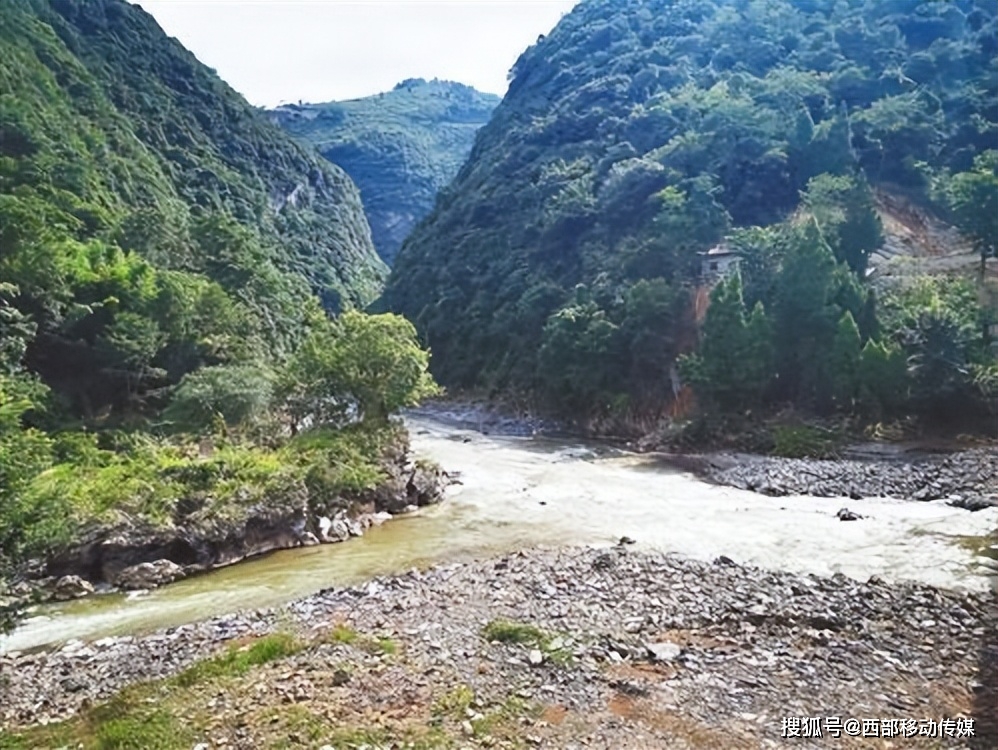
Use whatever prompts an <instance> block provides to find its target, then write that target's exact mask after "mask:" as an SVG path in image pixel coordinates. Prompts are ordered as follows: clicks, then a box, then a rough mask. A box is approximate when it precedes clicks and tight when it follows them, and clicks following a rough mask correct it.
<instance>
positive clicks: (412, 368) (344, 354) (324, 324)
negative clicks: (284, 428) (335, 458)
mask: <svg viewBox="0 0 998 750" xmlns="http://www.w3.org/2000/svg"><path fill="white" fill-rule="evenodd" d="M428 367H429V353H428V352H426V351H425V350H424V349H423V348H421V347H420V345H419V342H418V341H417V339H416V330H415V328H413V326H412V324H411V323H409V321H407V320H405V319H404V318H402V317H400V316H398V315H393V314H391V313H385V314H382V315H364V314H362V313H359V312H355V311H348V312H346V313H344V314H343V315H341V316H340V317H339V318H337V319H336V320H335V321H332V322H328V321H324V320H323V321H320V322H319V323H317V324H316V326H315V327H314V328H313V330H312V332H311V334H310V335H309V337H308V338H307V339H306V340H305V341H304V342H303V344H302V346H301V348H300V349H299V351H298V352H297V354H296V355H295V357H293V358H292V360H291V362H290V363H289V365H288V367H287V370H286V373H285V375H284V378H283V384H282V395H283V397H284V398H285V399H286V400H287V402H288V404H289V412H290V413H291V416H292V420H293V424H294V425H296V426H297V425H299V424H301V423H302V422H303V421H304V420H306V419H312V420H313V421H316V422H318V423H320V424H333V425H342V424H346V423H347V422H349V421H353V420H355V419H356V420H360V421H361V422H365V423H367V422H370V423H380V422H384V421H385V420H387V418H388V416H389V415H390V414H392V413H393V412H395V411H397V410H398V409H401V408H403V407H406V406H414V405H415V404H416V403H418V401H419V400H420V399H422V398H426V397H428V396H432V395H434V394H436V393H437V392H438V388H437V386H436V384H435V383H434V382H433V379H432V378H431V377H430V375H429V372H428Z"/></svg>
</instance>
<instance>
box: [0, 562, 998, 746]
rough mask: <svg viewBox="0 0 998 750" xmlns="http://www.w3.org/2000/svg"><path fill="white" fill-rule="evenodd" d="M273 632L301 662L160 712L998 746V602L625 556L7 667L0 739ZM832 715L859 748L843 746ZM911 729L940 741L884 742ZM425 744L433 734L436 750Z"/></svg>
mask: <svg viewBox="0 0 998 750" xmlns="http://www.w3.org/2000/svg"><path fill="white" fill-rule="evenodd" d="M275 631H285V632H290V633H293V634H294V636H295V638H296V639H298V642H299V643H301V644H302V646H301V648H300V649H299V650H297V651H296V652H295V653H293V654H291V655H287V656H284V657H282V658H280V659H277V660H275V661H273V662H271V663H267V664H264V665H262V666H258V667H255V668H254V669H253V670H252V671H250V672H249V673H248V674H242V675H235V676H232V677H230V678H226V679H227V680H228V681H224V682H219V681H218V679H221V678H218V679H216V680H214V681H212V680H209V681H207V682H205V683H204V684H200V683H198V684H192V683H193V682H194V681H192V680H186V681H183V680H182V681H181V682H182V683H183V684H185V685H188V687H186V688H184V690H185V691H186V692H184V693H182V694H178V693H177V691H178V690H180V688H178V687H176V686H175V685H174V686H172V687H170V686H169V684H168V683H162V684H159V683H154V685H153V687H151V688H149V689H150V690H154V691H158V692H155V695H156V696H158V697H157V698H156V700H155V701H154V702H155V703H156V705H157V706H158V707H157V711H168V710H171V709H170V706H173V707H174V709H173V710H175V712H176V717H175V718H176V719H177V721H178V722H180V724H179V725H180V726H183V727H184V728H185V731H188V732H191V733H192V734H191V736H192V737H194V739H196V741H197V743H198V744H197V746H198V747H201V748H209V747H211V748H214V747H264V746H269V745H270V743H272V742H275V741H277V740H281V741H284V742H290V743H291V745H295V746H297V745H300V746H308V747H316V748H334V747H335V748H338V747H358V746H360V745H359V744H356V742H359V740H356V738H357V737H361V736H363V737H366V738H369V740H370V741H369V742H367V746H368V747H371V748H374V747H401V746H403V744H401V743H403V742H410V741H411V742H413V743H414V744H412V745H405V746H413V747H510V748H512V747H524V746H531V747H547V748H570V747H575V748H581V747H599V748H611V747H612V748H661V747H671V748H712V749H713V748H718V747H725V748H756V747H761V748H775V747H802V748H804V747H828V746H831V745H834V746H836V747H838V746H844V747H878V748H879V747H889V746H896V745H892V744H891V742H894V743H902V744H903V746H904V747H932V748H939V747H946V748H949V747H954V748H956V747H966V748H993V747H995V746H996V744H995V743H996V742H998V734H995V713H994V710H995V706H998V692H996V684H995V678H996V675H995V669H996V659H998V637H996V635H998V608H996V606H995V599H994V596H993V595H980V594H962V593H956V592H949V591H943V590H938V589H934V588H931V587H928V586H923V585H917V584H906V583H905V584H891V585H888V584H886V583H884V582H882V581H880V580H877V579H871V580H870V581H867V582H858V581H855V580H851V579H848V578H845V577H843V576H835V577H832V578H819V577H815V576H810V575H794V574H787V573H772V572H767V571H763V570H758V569H754V568H749V567H742V566H740V565H738V564H736V563H735V562H733V561H730V560H727V559H724V558H722V559H719V560H717V561H715V562H714V563H703V562H698V561H692V560H689V559H685V558H679V557H675V556H662V555H656V554H645V553H637V552H633V551H628V549H627V548H626V547H624V546H618V547H615V548H611V549H584V550H582V549H567V550H531V551H527V552H521V553H516V554H512V555H507V556H504V557H500V558H497V559H490V560H484V561H478V562H472V563H463V564H451V565H446V566H441V567H437V568H434V569H431V570H429V571H427V572H418V571H412V572H410V573H409V574H406V575H401V576H396V577H390V578H379V579H375V580H373V581H371V582H369V583H368V584H366V585H363V586H360V587H356V588H349V589H343V590H327V591H323V592H320V593H318V594H316V595H314V596H311V597H308V598H306V599H302V600H299V601H297V602H294V603H291V604H289V605H288V606H286V607H284V608H281V609H279V610H268V611H258V612H250V613H241V614H235V615H231V616H228V617H223V618H218V619H214V620H210V621H206V622H203V623H199V624H192V625H188V626H183V627H180V628H175V629H171V630H167V631H162V632H158V633H153V634H150V635H144V636H139V637H127V638H107V639H103V640H101V641H97V642H95V643H90V644H83V643H79V642H71V643H69V644H66V645H65V646H64V647H62V648H61V649H59V650H56V651H50V652H41V653H35V654H8V655H6V656H2V657H0V674H2V675H3V677H2V678H0V724H2V725H3V726H6V727H7V728H8V729H9V730H11V731H13V730H15V728H19V727H20V728H23V727H26V726H28V725H35V724H39V723H43V722H51V721H54V720H60V719H66V718H69V717H72V716H74V715H75V714H77V712H80V711H84V712H87V711H90V712H91V714H88V716H90V718H89V719H88V721H91V722H93V721H95V720H96V719H94V718H93V717H95V716H98V714H93V713H92V712H93V709H91V708H89V707H90V706H92V705H93V704H95V703H100V702H103V701H107V700H108V699H110V698H111V697H112V696H113V695H114V694H115V693H117V692H118V691H119V690H121V689H122V688H125V687H126V686H128V685H131V684H133V683H136V682H140V681H147V680H151V679H159V678H165V677H168V676H170V675H175V674H176V673H178V672H180V671H181V670H183V669H185V668H188V667H190V666H191V665H192V664H193V663H195V662H196V661H197V660H199V659H205V658H206V657H208V656H210V655H212V654H217V653H218V652H219V651H220V650H222V649H224V648H225V647H226V646H227V645H231V644H237V645H242V646H243V647H244V648H245V647H246V645H247V644H250V643H252V642H253V639H254V638H258V637H260V636H263V635H265V634H267V633H273V632H275ZM188 674H189V673H188ZM157 684H159V687H156V685H157ZM835 717H838V719H840V720H841V722H842V723H843V724H844V725H845V727H846V730H845V734H844V735H843V736H842V737H841V738H840V739H829V734H828V729H829V728H834V727H835V726H836V723H835ZM799 719H800V720H805V721H798V720H799ZM808 719H817V726H820V728H821V730H822V731H823V739H817V738H815V737H814V736H813V733H810V734H809V732H810V731H811V730H812V729H813V727H814V726H815V723H814V722H813V721H811V722H808V721H806V720H808ZM852 719H855V720H857V721H858V722H860V723H859V724H857V725H853V724H851V723H846V722H847V720H852ZM874 720H875V721H874ZM930 721H932V722H935V723H934V724H929V723H928V722H930ZM863 722H870V723H867V724H864V723H863ZM909 722H916V723H917V726H918V727H922V726H924V727H926V730H925V731H926V732H928V731H929V730H930V729H931V731H932V732H933V733H934V735H935V736H931V735H929V734H926V735H917V734H916V736H908V737H905V735H904V734H900V733H899V734H896V735H894V736H896V737H898V738H901V737H905V738H904V739H896V740H891V741H886V742H885V741H884V740H883V739H880V737H881V736H886V735H882V732H884V733H886V732H891V731H895V730H896V731H898V732H903V731H907V729H906V727H907V728H908V729H910V728H911V726H913V725H912V724H910V723H909ZM874 723H875V724H876V731H877V735H876V738H875V737H874V736H873V735H872V732H873V726H874ZM855 726H858V727H860V730H858V733H857V734H856V735H855V736H853V735H851V734H850V733H849V732H850V728H853V727H855ZM802 727H810V729H804V730H802V729H801V728H802ZM863 727H866V729H865V730H863ZM933 727H934V728H933ZM970 729H972V730H973V732H974V736H972V737H971V736H966V734H967V731H968V730H970ZM958 730H959V733H960V734H962V735H963V736H957V733H958ZM862 731H866V734H865V736H864V735H863V734H862ZM351 732H355V734H349V733H351ZM420 732H432V737H433V738H435V739H433V742H431V743H429V744H422V745H421V744H418V742H416V741H415V739H414V738H417V739H418V737H423V735H421V734H419V733H420ZM788 733H789V735H790V737H787V736H785V735H787V734H788ZM427 736H429V735H427ZM349 737H353V738H354V739H353V740H350V739H349ZM424 739H425V737H424ZM426 741H427V742H429V740H426ZM351 743H354V744H351ZM362 744H363V743H362ZM15 746H17V745H15ZM24 746H30V745H28V744H25V745H24ZM191 746H193V745H188V747H191ZM282 746H289V745H282Z"/></svg>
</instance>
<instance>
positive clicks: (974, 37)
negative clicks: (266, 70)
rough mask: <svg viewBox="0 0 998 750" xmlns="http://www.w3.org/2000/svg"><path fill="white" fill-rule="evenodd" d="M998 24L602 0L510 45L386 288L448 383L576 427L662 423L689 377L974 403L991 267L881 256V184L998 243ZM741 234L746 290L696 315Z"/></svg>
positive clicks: (991, 374) (744, 2) (875, 404)
mask: <svg viewBox="0 0 998 750" xmlns="http://www.w3.org/2000/svg"><path fill="white" fill-rule="evenodd" d="M996 32H998V18H996V12H995V8H994V5H993V4H992V3H988V2H983V0H955V2H921V1H920V0H889V1H884V0H859V1H857V2H850V3H840V2H833V1H832V0H807V2H789V0H776V1H775V2H754V0H737V1H736V2H719V1H718V0H691V1H690V2H683V3H677V2H671V1H669V0H656V1H655V2H650V3H649V2H637V1H634V2H630V1H629V2H611V1H610V0H584V1H583V2H581V3H580V4H579V5H578V6H577V7H576V8H575V9H574V10H573V11H572V12H571V13H570V14H569V15H567V16H566V17H564V18H563V19H562V21H561V22H560V23H559V24H558V26H557V27H556V28H555V29H554V30H553V31H552V32H551V34H549V35H548V36H546V37H544V38H542V39H540V40H538V42H537V44H536V45H534V46H533V47H531V48H530V49H528V50H527V51H526V52H525V53H524V54H523V55H522V56H521V57H520V59H519V60H518V61H517V63H516V65H515V66H514V68H513V70H512V71H511V77H512V80H511V84H510V88H509V92H508V93H507V95H506V97H505V99H504V100H503V102H502V103H501V104H500V106H499V107H498V108H497V109H496V111H495V113H494V115H493V117H492V119H491V121H490V122H489V124H488V125H486V126H485V127H484V128H483V129H482V131H481V132H480V133H479V137H478V139H477V142H476V146H475V149H474V150H473V152H472V154H471V157H470V160H469V162H468V163H467V164H466V165H465V166H464V168H463V169H462V170H461V172H460V173H459V175H458V177H457V178H456V179H455V180H454V182H453V183H452V184H451V185H450V186H449V187H448V188H447V189H445V190H444V191H443V192H442V193H441V196H440V198H439V199H438V202H437V206H436V208H435V210H434V211H433V212H432V213H431V214H430V215H429V216H428V217H427V219H426V220H424V221H423V222H422V223H421V224H420V225H419V226H418V227H417V229H416V230H415V231H414V233H413V234H412V235H411V237H410V238H409V240H408V241H407V242H406V244H405V245H404V246H403V248H402V250H401V252H400V254H399V256H398V258H397V260H396V263H395V265H394V267H393V271H392V275H391V277H390V280H389V284H388V287H387V291H386V301H387V303H388V305H389V306H390V307H391V309H394V310H396V311H399V312H402V313H404V314H405V315H407V316H408V317H409V318H410V319H411V320H413V321H414V322H415V323H416V325H417V328H418V330H419V331H420V334H421V336H422V337H423V340H424V341H425V342H426V343H427V344H428V345H429V346H430V347H432V349H433V351H434V372H435V374H436V375H437V376H438V377H439V378H440V379H441V380H442V382H444V384H447V385H454V386H458V387H473V388H478V389H485V390H488V391H491V392H503V393H506V394H510V393H517V392H526V393H528V394H529V396H530V398H531V399H532V400H533V401H534V402H536V403H540V404H541V405H543V406H546V407H548V408H552V409H555V410H558V411H560V412H562V413H566V414H570V415H573V416H576V417H579V418H582V419H585V418H604V419H605V418H611V419H614V418H624V419H626V418H627V417H628V416H633V415H635V414H645V415H647V414H652V415H654V414H659V413H662V411H663V410H664V409H666V408H667V407H668V405H669V404H670V403H671V402H672V401H673V398H674V396H675V395H676V393H677V391H678V390H679V386H680V384H681V383H682V382H692V383H693V384H694V386H695V390H696V392H697V395H698V396H700V397H701V398H700V401H701V403H702V404H704V405H707V406H710V407H714V408H716V409H718V410H721V411H724V412H731V411H740V410H744V409H746V408H752V407H756V406H761V405H772V404H786V403H791V404H794V405H796V406H798V407H802V408H805V409H808V410H816V411H819V412H829V411H832V410H841V411H844V412H851V411H860V412H862V413H863V414H864V415H867V416H870V415H876V414H899V413H911V412H917V413H921V414H935V415H940V414H947V415H951V416H956V415H959V414H963V415H966V414H968V413H971V414H973V413H980V412H981V410H980V409H979V405H980V404H982V403H983V404H985V405H993V403H994V397H995V394H996V390H995V380H996V378H995V374H996V367H995V362H994V356H993V353H992V350H991V349H990V348H989V340H988V337H987V334H986V331H987V330H988V324H989V323H990V322H992V320H993V311H990V310H988V309H987V308H986V306H982V305H981V304H979V302H978V299H979V298H978V296H977V294H976V291H975V289H974V287H973V284H972V283H971V282H965V281H957V280H954V281H949V280H920V279H915V280H907V281H901V282H894V283H887V282H886V281H884V282H874V281H872V280H871V278H870V277H869V276H868V274H867V270H868V269H867V265H868V263H867V261H868V258H869V256H870V254H871V253H872V252H873V251H874V250H876V249H877V248H878V247H879V246H880V244H881V243H882V241H883V228H882V226H881V223H880V219H879V218H878V214H877V211H876V205H875V194H876V191H886V192H888V193H891V194H898V195H904V196H906V197H907V198H908V199H909V200H912V201H914V202H916V203H918V204H920V205H922V206H923V207H925V208H926V209H927V210H932V211H935V212H938V213H941V214H943V215H944V216H947V217H948V218H950V219H951V220H952V221H954V222H956V223H957V224H958V225H959V226H961V228H963V229H964V231H966V232H968V233H969V234H970V235H971V236H972V237H973V238H974V239H975V241H976V242H977V244H978V247H979V249H980V251H981V253H982V257H985V256H987V255H988V254H990V253H993V251H994V247H995V241H994V237H995V218H994V217H995V215H996V214H995V212H994V211H993V210H989V209H992V208H993V206H994V203H995V200H996V198H995V196H996V193H998V173H996V170H995V160H994V152H993V151H989V149H993V148H994V145H995V139H996V136H998V110H996V108H995V101H998V88H996V86H998V83H996V82H998V77H996V75H995V59H996V57H995V53H996V51H998V47H996V44H998V43H996V38H998V37H996ZM722 243H724V245H723V246H724V248H725V249H729V250H732V251H734V252H737V253H739V254H740V256H741V279H740V280H732V281H730V282H726V283H724V284H722V285H721V286H720V287H718V288H716V289H715V291H714V292H713V297H712V300H713V301H712V302H711V304H710V307H709V312H708V313H707V316H708V317H707V320H705V321H701V320H700V315H701V312H702V308H703V306H704V305H703V303H704V302H705V301H706V300H702V299H700V298H701V297H703V295H704V294H705V291H704V286H705V283H704V282H705V280H704V279H702V278H701V256H700V255H698V254H699V253H702V252H704V251H707V250H709V249H710V248H712V247H715V246H717V245H719V244H722ZM982 263H983V261H982ZM926 305H927V306H926ZM701 322H702V323H703V329H702V331H701V330H700V324H701ZM701 334H702V335H701ZM684 354H685V355H688V356H687V357H686V358H685V359H683V360H681V361H680V357H681V355H684ZM857 363H858V364H857ZM857 368H858V370H857Z"/></svg>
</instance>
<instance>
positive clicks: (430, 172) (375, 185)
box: [271, 78, 499, 264]
mask: <svg viewBox="0 0 998 750" xmlns="http://www.w3.org/2000/svg"><path fill="white" fill-rule="evenodd" d="M498 103H499V97H498V96H495V95H494V94H484V93H482V92H480V91H476V90H475V89H473V88H471V87H470V86H465V85H463V84H460V83H454V82H451V81H439V80H432V81H426V80H423V79H422V78H412V79H409V80H405V81H402V82H401V83H399V84H398V85H397V86H396V87H395V88H394V89H392V90H391V91H388V92H385V93H382V94H377V95H375V96H368V97H364V98H362V99H352V100H349V101H343V102H328V103H326V104H297V105H295V104H288V105H283V106H281V107H278V108H277V109H275V110H273V111H272V112H271V116H272V118H273V119H274V121H275V122H277V123H278V124H279V125H281V126H282V127H284V128H285V129H286V130H287V131H288V132H290V133H292V134H294V135H295V136H298V137H299V138H301V139H303V140H305V141H307V142H309V143H312V144H314V145H315V146H316V147H318V149H319V150H320V151H321V152H322V154H323V155H324V156H325V157H326V158H327V159H329V160H330V161H331V162H333V163H334V164H338V165H339V166H341V167H343V169H344V170H346V172H347V174H349V175H350V177H351V178H352V179H353V181H354V182H356V183H357V186H358V187H359V188H360V193H361V197H362V198H363V201H364V210H365V211H366V212H367V219H368V221H369V222H370V224H371V233H372V235H373V237H374V246H375V247H376V248H377V249H378V253H379V254H380V255H381V257H382V258H383V259H384V260H385V262H387V263H389V264H390V263H391V262H392V261H393V260H394V258H395V255H396V253H397V252H398V249H399V247H400V246H401V245H402V241H403V240H404V239H405V238H406V236H408V234H409V232H410V231H412V228H413V227H414V226H415V225H416V223H417V222H418V221H419V220H420V219H422V218H423V217H424V216H426V214H428V213H429V212H430V210H431V209H432V208H433V202H434V200H435V199H436V196H437V193H438V192H439V191H440V189H441V188H443V187H444V186H445V185H447V183H449V182H450V181H451V179H453V177H454V176H455V175H456V174H457V171H458V170H459V169H460V168H461V165H462V164H464V162H465V159H466V158H467V157H468V153H469V152H470V151H471V146H472V144H473V143H474V142H475V133H476V132H477V131H478V129H479V128H480V127H481V126H482V125H484V124H485V123H486V122H488V119H489V115H491V114H492V110H493V109H495V107H496V105H497V104H498Z"/></svg>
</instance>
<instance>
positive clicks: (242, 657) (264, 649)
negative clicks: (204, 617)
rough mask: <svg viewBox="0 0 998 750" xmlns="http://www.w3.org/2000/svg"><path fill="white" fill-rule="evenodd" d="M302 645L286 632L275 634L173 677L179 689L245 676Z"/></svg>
mask: <svg viewBox="0 0 998 750" xmlns="http://www.w3.org/2000/svg"><path fill="white" fill-rule="evenodd" d="M302 647H303V646H302V644H300V643H299V642H298V641H296V640H295V638H294V637H293V636H290V635H288V634H287V633H274V634H273V635H267V636H264V637H263V638H260V639H259V640H257V641H255V642H253V643H252V644H251V645H250V646H245V647H243V648H230V649H229V650H228V651H226V652H225V653H224V654H222V655H221V656H216V657H213V658H211V659H207V660H205V661H201V662H198V663H197V664H195V665H194V666H192V667H189V668H188V669H186V670H184V671H183V672H181V673H180V674H179V675H177V676H176V677H175V678H174V681H175V682H176V684H177V685H179V686H180V687H190V686H191V685H196V684H198V683H201V682H206V681H208V680H213V679H218V678H220V677H237V676H239V675H243V674H246V673H247V672H248V671H249V670H250V668H251V667H254V666H256V665H258V664H266V663H267V662H271V661H276V660H277V659H283V658H284V657H285V656H291V655H292V654H294V653H297V652H298V651H300V650H301V649H302Z"/></svg>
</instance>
